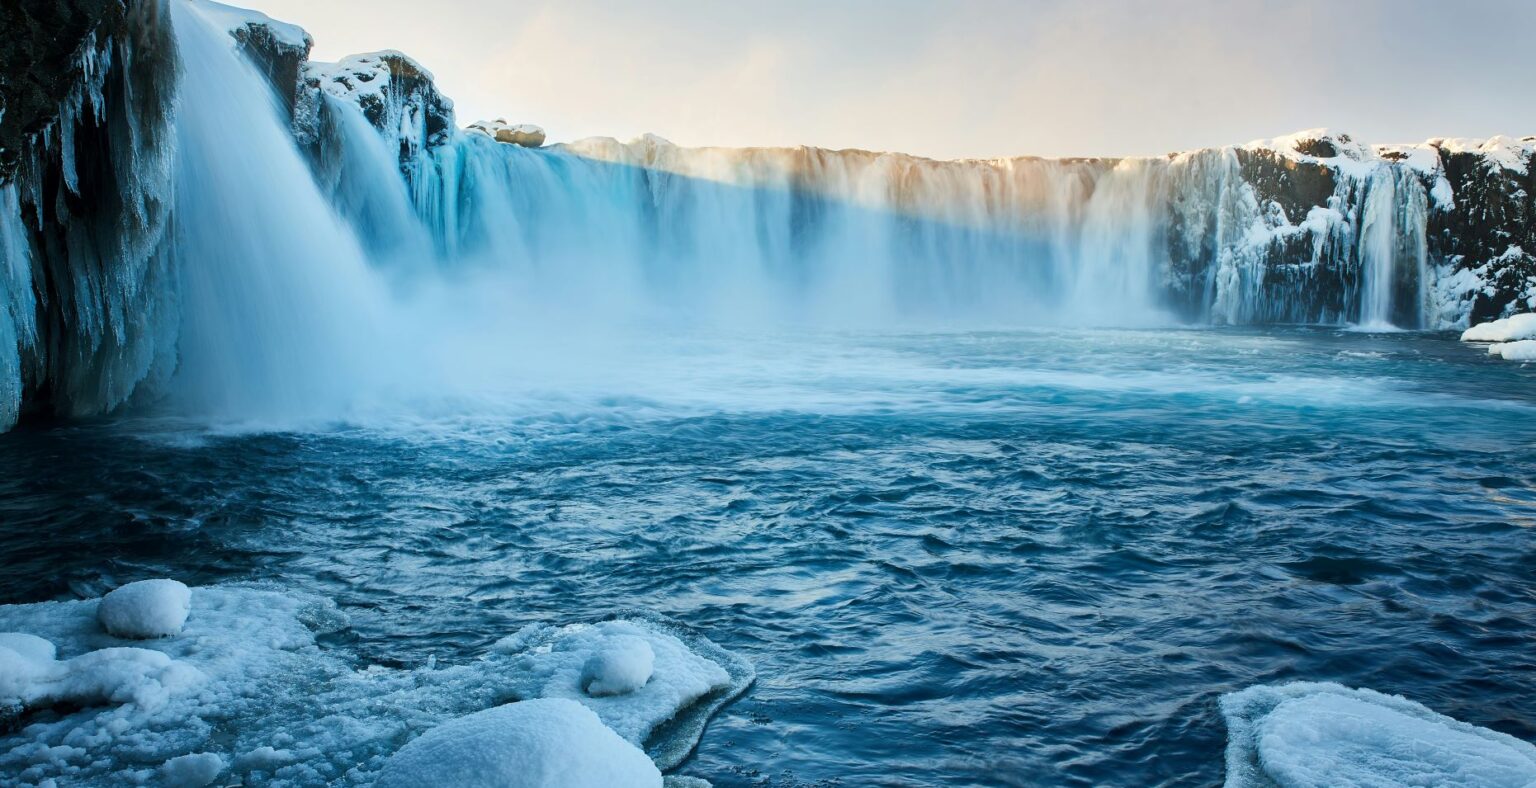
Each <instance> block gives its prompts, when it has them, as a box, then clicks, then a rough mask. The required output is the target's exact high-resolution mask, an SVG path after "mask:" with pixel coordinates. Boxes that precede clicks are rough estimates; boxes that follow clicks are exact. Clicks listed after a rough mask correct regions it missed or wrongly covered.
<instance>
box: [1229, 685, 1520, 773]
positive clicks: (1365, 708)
mask: <svg viewBox="0 0 1536 788" xmlns="http://www.w3.org/2000/svg"><path fill="white" fill-rule="evenodd" d="M1221 711H1222V714H1223V715H1224V716H1225V717H1226V720H1227V732H1228V740H1227V756H1226V760H1227V781H1226V785H1227V787H1228V788H1248V787H1249V786H1275V785H1281V786H1297V787H1298V788H1299V787H1300V786H1318V787H1319V788H1323V787H1324V786H1343V785H1357V786H1388V785H1434V786H1468V787H1469V788H1470V787H1471V786H1480V787H1482V788H1495V787H1497V786H1511V787H1512V788H1513V787H1516V786H1518V787H1520V788H1526V787H1527V786H1530V785H1531V784H1533V782H1536V747H1533V746H1532V745H1530V744H1527V743H1526V742H1523V741H1520V740H1519V739H1516V738H1514V737H1513V736H1508V735H1505V734H1502V733H1498V732H1496V731H1491V730H1488V729H1486V728H1479V727H1477V726H1475V725H1468V724H1467V723H1464V722H1460V721H1458V720H1454V719H1451V718H1450V717H1446V716H1444V715H1442V714H1437V713H1435V712H1433V711H1430V710H1429V709H1427V708H1425V707H1424V706H1422V705H1420V704H1418V703H1414V702H1413V701H1410V700H1407V699H1405V698H1402V697H1399V696H1395V695H1383V694H1381V693H1379V692H1373V691H1371V690H1367V689H1360V690H1352V689H1349V688H1347V687H1342V686H1340V685H1338V684H1325V683H1311V682H1298V683H1294V684H1286V685H1282V686H1275V687H1269V686H1260V687H1250V688H1248V689H1246V690H1243V691H1241V692H1235V693H1231V694H1228V695H1224V696H1222V698H1221Z"/></svg>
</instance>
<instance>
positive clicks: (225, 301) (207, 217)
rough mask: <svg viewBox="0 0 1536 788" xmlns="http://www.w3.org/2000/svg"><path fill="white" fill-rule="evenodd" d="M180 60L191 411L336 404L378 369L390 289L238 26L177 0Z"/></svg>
mask: <svg viewBox="0 0 1536 788" xmlns="http://www.w3.org/2000/svg"><path fill="white" fill-rule="evenodd" d="M172 7H173V14H174V22H175V25H176V30H177V35H178V38H179V43H180V47H181V56H182V60H183V64H184V73H183V77H182V84H181V95H180V105H179V111H178V112H177V115H176V136H177V141H178V145H179V154H178V157H177V164H176V172H175V192H176V203H175V218H174V228H173V231H172V238H171V239H170V243H171V253H172V255H173V257H174V260H175V263H176V269H177V271H178V273H179V290H180V300H181V309H180V312H181V315H180V318H181V325H180V338H179V342H178V351H179V357H180V364H179V365H178V367H177V370H176V374H175V377H174V379H173V380H172V382H171V388H172V396H173V398H174V399H175V400H177V401H178V402H179V403H180V405H181V406H182V408H184V409H185V410H188V411H190V412H193V413H206V414H209V415H215V416H222V417H234V418H241V419H256V420H260V419H290V418H295V417H303V416H305V415H307V414H316V415H325V414H329V413H334V412H335V411H336V409H337V408H338V407H339V405H340V403H343V402H344V401H345V400H346V399H347V398H348V397H350V396H351V395H352V394H353V393H355V392H356V391H358V390H359V389H360V388H363V389H366V388H367V387H368V386H370V385H372V384H373V383H375V382H376V378H375V377H373V374H372V373H373V370H372V369H371V368H370V366H369V365H370V364H371V363H372V362H373V361H374V360H375V359H377V358H380V357H381V356H382V355H383V354H384V349H383V347H382V346H381V344H380V337H381V336H382V335H383V333H384V325H385V323H384V320H383V314H382V309H383V308H384V307H383V303H384V301H383V293H382V289H381V287H380V284H379V281H378V277H377V276H376V275H375V274H374V273H373V272H372V271H371V270H370V268H369V265H368V261H367V258H366V257H365V255H364V253H363V251H362V249H361V247H360V245H359V243H358V241H357V238H356V237H355V235H354V234H353V233H352V231H351V230H349V229H348V227H347V226H346V225H345V224H344V223H343V222H342V221H341V219H340V218H339V216H338V214H337V212H336V210H335V208H333V207H332V205H331V204H330V203H329V202H328V201H327V200H326V198H325V197H324V196H323V195H322V193H321V191H320V189H319V188H318V186H317V185H316V182H315V180H314V177H313V175H312V174H311V172H310V169H309V167H308V166H307V165H306V164H305V162H304V160H303V158H302V157H301V155H300V153H299V150H298V148H297V146H296V144H295V142H294V140H293V138H292V136H291V134H290V133H289V131H288V129H287V126H286V124H285V123H284V122H283V120H282V116H281V112H280V110H279V108H278V107H277V106H276V105H275V104H274V103H273V100H272V96H271V92H270V91H269V90H267V89H266V86H265V83H264V82H263V81H262V79H261V77H260V76H259V75H258V74H257V73H256V71H255V70H254V69H253V68H252V67H251V66H250V65H249V64H247V63H246V62H245V61H244V60H243V59H241V58H240V57H239V56H238V55H237V54H236V53H235V51H234V49H233V46H232V42H231V40H230V39H229V36H228V35H226V34H225V33H224V31H223V30H221V29H218V28H216V27H214V26H213V25H211V24H210V23H209V22H208V21H207V20H205V19H204V18H203V17H202V16H201V15H200V14H199V13H198V12H197V11H196V10H195V9H194V8H192V7H190V6H188V5H186V4H183V3H176V4H174V5H173V6H172Z"/></svg>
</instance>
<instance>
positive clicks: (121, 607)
mask: <svg viewBox="0 0 1536 788" xmlns="http://www.w3.org/2000/svg"><path fill="white" fill-rule="evenodd" d="M191 610H192V591H191V590H190V589H188V588H187V587H186V585H184V584H182V583H180V582H178V581H176V580H166V579H160V580H140V581H138V582H136V583H129V584H128V585H125V586H122V587H121V588H117V589H114V590H113V591H112V592H111V593H109V594H107V595H106V596H104V597H102V599H101V605H100V606H99V607H97V609H96V619H97V620H98V621H100V622H101V626H102V627H103V628H104V629H106V630H107V632H109V633H111V634H113V635H115V636H117V637H120V638H134V639H147V638H163V637H170V636H172V635H176V634H179V633H180V632H181V626H182V624H185V623H186V621H187V614H188V613H189V612H191Z"/></svg>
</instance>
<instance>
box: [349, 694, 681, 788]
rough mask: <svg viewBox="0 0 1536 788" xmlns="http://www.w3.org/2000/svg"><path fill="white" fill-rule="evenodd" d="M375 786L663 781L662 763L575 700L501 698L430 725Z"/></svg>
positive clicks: (579, 786)
mask: <svg viewBox="0 0 1536 788" xmlns="http://www.w3.org/2000/svg"><path fill="white" fill-rule="evenodd" d="M374 785H375V787H376V788H417V787H418V786H425V785H452V786H459V788H616V787H618V786H624V787H625V788H629V787H630V786H633V788H647V787H648V786H650V787H654V788H660V786H661V771H660V770H658V769H657V768H656V765H655V764H654V763H651V759H650V758H647V757H646V755H645V753H644V752H642V751H641V750H640V748H638V747H636V746H635V745H633V744H630V743H629V742H627V741H625V740H623V739H621V738H619V736H618V734H616V733H614V732H613V731H612V730H611V729H610V728H608V727H607V726H606V725H604V724H603V722H602V720H600V719H598V717H597V715H596V714H594V713H592V710H591V709H588V708H586V707H585V706H582V705H581V704H579V703H576V702H574V701H569V700H563V699H560V698H548V699H543V700H529V701H523V702H521V703H512V704H508V705H505V706H498V707H496V708H493V709H486V710H485V711H481V712H476V713H474V714H470V715H467V716H464V717H459V718H458V719H454V720H449V721H448V722H445V723H443V724H442V725H439V726H437V727H436V728H433V729H432V730H429V731H427V732H426V733H424V734H422V735H421V736H419V737H417V738H416V739H415V740H414V741H412V742H411V743H410V744H407V745H405V746H404V747H402V748H401V749H400V751H399V752H397V753H395V755H394V756H393V757H391V758H390V759H389V761H388V762H387V763H385V764H384V769H383V771H381V772H380V773H379V779H378V781H377V782H375V783H374Z"/></svg>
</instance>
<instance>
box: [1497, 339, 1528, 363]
mask: <svg viewBox="0 0 1536 788" xmlns="http://www.w3.org/2000/svg"><path fill="white" fill-rule="evenodd" d="M1488 353H1489V355H1494V356H1499V357H1501V358H1503V359H1504V360H1505V361H1536V339H1522V340H1520V341H1518V342H1500V343H1498V344H1496V345H1489V346H1488Z"/></svg>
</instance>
